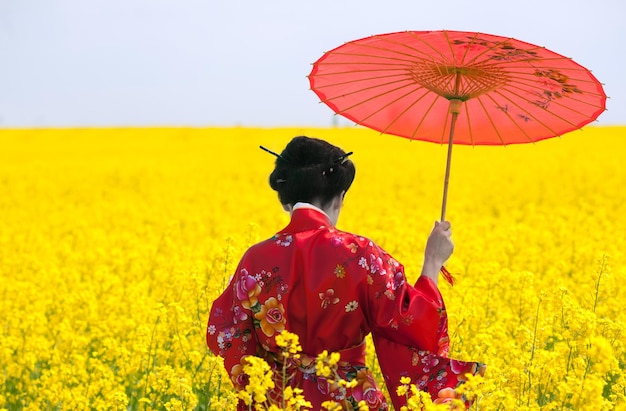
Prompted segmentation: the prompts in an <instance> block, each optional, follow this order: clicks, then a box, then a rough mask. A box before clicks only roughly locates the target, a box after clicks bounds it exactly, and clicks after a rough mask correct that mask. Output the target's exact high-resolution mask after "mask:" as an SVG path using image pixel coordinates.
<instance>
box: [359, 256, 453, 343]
mask: <svg viewBox="0 0 626 411" xmlns="http://www.w3.org/2000/svg"><path fill="white" fill-rule="evenodd" d="M366 254H367V255H366V256H364V259H365V261H363V259H362V264H361V266H362V267H363V268H365V269H366V270H367V271H368V274H367V282H368V286H367V290H368V297H367V298H368V301H369V304H368V305H369V309H368V313H367V315H368V316H369V323H370V327H371V330H372V334H374V335H378V336H381V337H384V338H387V339H389V340H391V341H394V342H397V343H400V344H404V345H409V346H412V347H416V348H419V349H421V350H428V351H430V352H435V353H438V352H441V351H445V350H447V332H446V329H447V316H446V312H445V306H444V303H443V299H442V297H441V294H440V293H439V290H438V289H437V286H436V285H435V283H434V282H433V281H432V280H431V279H429V278H427V277H420V278H419V280H418V281H417V283H416V284H415V286H412V285H410V284H408V283H407V279H406V276H405V274H404V267H403V266H402V264H400V263H399V262H397V261H396V260H394V259H393V258H392V257H391V256H390V255H389V254H387V253H386V252H385V251H383V250H382V249H381V248H380V247H378V246H376V245H374V244H372V245H371V247H369V249H368V250H367V252H366ZM442 331H443V333H442Z"/></svg>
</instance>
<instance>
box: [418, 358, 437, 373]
mask: <svg viewBox="0 0 626 411" xmlns="http://www.w3.org/2000/svg"><path fill="white" fill-rule="evenodd" d="M421 363H422V365H423V366H424V367H423V368H422V371H424V372H425V373H428V372H430V370H431V369H433V368H435V367H436V366H437V365H438V364H439V359H438V358H437V357H436V356H435V355H432V354H426V355H424V356H423V357H422V361H421Z"/></svg>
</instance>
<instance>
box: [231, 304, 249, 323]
mask: <svg viewBox="0 0 626 411" xmlns="http://www.w3.org/2000/svg"><path fill="white" fill-rule="evenodd" d="M247 319H248V314H246V313H245V312H243V310H242V309H241V307H239V306H238V305H236V306H235V308H233V322H234V323H235V324H238V323H239V321H245V320H247Z"/></svg>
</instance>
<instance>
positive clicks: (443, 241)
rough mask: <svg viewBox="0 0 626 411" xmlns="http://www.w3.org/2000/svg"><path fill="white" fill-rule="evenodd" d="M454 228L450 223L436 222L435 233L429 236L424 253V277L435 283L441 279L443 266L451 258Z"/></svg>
mask: <svg viewBox="0 0 626 411" xmlns="http://www.w3.org/2000/svg"><path fill="white" fill-rule="evenodd" d="M451 235H452V228H451V224H450V222H449V221H443V222H439V221H436V222H435V227H434V228H433V231H432V232H431V233H430V235H429V236H428V241H427V242H426V250H425V251H424V267H423V268H422V275H425V276H428V277H430V278H431V279H432V280H433V281H434V282H435V283H437V280H438V278H439V270H440V269H441V266H442V265H443V264H444V263H445V262H446V261H447V260H448V258H450V256H451V255H452V252H453V251H454V244H453V243H452V239H451V238H450V236H451Z"/></svg>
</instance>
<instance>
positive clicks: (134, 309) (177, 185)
mask: <svg viewBox="0 0 626 411" xmlns="http://www.w3.org/2000/svg"><path fill="white" fill-rule="evenodd" d="M300 134H304V135H308V136H313V137H320V138H324V139H327V140H329V141H330V142H332V143H334V144H337V145H339V146H341V147H342V148H344V149H346V150H347V151H354V155H353V156H352V157H351V159H352V160H353V161H354V163H355V164H356V167H357V177H356V180H355V183H354V185H353V187H352V188H351V189H350V192H349V193H348V195H347V197H346V203H345V208H344V210H343V212H342V214H341V217H340V219H339V224H338V227H339V228H341V229H344V230H347V231H353V232H357V233H359V234H362V235H365V236H367V237H370V238H371V239H373V240H374V241H376V242H377V243H378V244H379V245H381V246H382V247H383V248H384V249H386V250H387V251H388V252H390V253H391V254H392V255H393V256H394V257H395V258H397V259H398V260H400V261H401V262H402V263H403V264H404V265H405V267H406V271H407V276H408V277H409V280H411V281H414V280H415V279H416V278H417V275H418V273H419V271H420V269H421V267H420V264H421V259H422V253H423V248H424V245H425V240H426V237H427V235H428V233H429V232H430V230H431V228H432V225H433V223H434V221H435V220H436V219H437V218H438V217H439V213H440V206H441V195H442V181H443V173H444V166H445V155H446V147H445V146H439V145H436V144H432V143H424V142H419V141H413V142H409V141H408V140H405V139H402V138H399V137H392V136H383V135H380V134H378V133H376V132H372V131H369V130H365V129H360V128H335V129H297V128H284V129H252V128H221V129H217V128H216V129H193V128H172V129H77V130H0V213H1V218H0V313H2V321H1V333H2V335H1V338H0V367H1V371H2V372H0V387H1V388H0V409H8V410H22V409H24V410H144V409H145V410H152V409H159V410H161V409H163V410H191V409H198V410H232V409H234V405H235V403H236V399H235V398H236V394H235V393H234V392H233V390H232V385H231V384H230V381H229V379H228V377H227V375H226V374H225V373H224V372H223V371H222V369H221V361H220V359H219V358H216V357H214V356H213V355H212V354H210V353H209V352H208V350H207V348H206V346H205V342H204V333H205V329H206V321H207V317H208V312H209V309H210V306H211V302H212V300H213V299H214V298H215V297H216V296H217V295H218V294H219V293H220V292H221V291H222V290H223V288H224V287H225V285H226V283H227V281H228V277H229V276H230V275H231V274H232V272H233V270H234V268H235V265H236V264H237V262H238V259H239V258H240V256H241V255H242V253H243V252H244V250H245V249H246V248H247V247H249V246H250V245H252V244H253V243H255V242H258V241H261V240H263V239H265V238H267V237H269V236H271V235H272V234H273V233H274V232H275V231H277V230H279V229H281V228H282V227H283V226H284V225H285V224H286V223H287V221H288V215H287V214H285V213H284V212H283V211H282V208H281V207H280V204H279V203H278V200H277V197H276V194H275V193H274V192H273V191H271V189H270V188H269V185H268V183H267V178H268V175H269V173H270V171H271V169H272V167H273V161H274V158H273V157H272V156H271V155H269V154H267V153H265V152H263V151H261V150H260V149H259V148H258V147H259V145H260V144H262V145H264V146H266V147H268V148H270V149H273V150H275V151H280V150H282V148H283V147H284V145H285V144H286V143H287V142H288V141H289V140H290V139H291V138H292V137H294V136H296V135H300ZM625 153H626V127H588V128H586V129H585V130H583V131H577V132H574V133H570V134H568V135H565V136H563V137H562V138H556V139H551V140H546V141H542V142H539V143H537V144H534V145H533V144H531V145H518V146H508V147H506V148H503V147H476V148H472V147H455V148H454V153H453V160H452V176H451V182H450V194H449V205H448V212H447V218H448V219H449V220H450V221H451V222H452V225H453V233H454V234H453V239H454V241H455V245H456V249H455V253H454V255H453V257H452V259H451V260H450V261H449V264H448V268H449V270H450V271H451V272H452V273H453V274H455V276H456V278H457V284H456V285H455V286H454V287H450V286H449V285H447V284H446V283H444V282H443V281H441V282H440V287H441V290H442V293H443V295H444V298H445V299H446V303H447V308H448V313H449V316H450V318H449V320H450V336H451V351H452V352H451V356H454V357H457V358H459V359H466V360H475V361H482V362H485V363H487V364H488V368H487V372H486V374H485V379H484V382H483V384H482V386H480V387H478V388H476V390H475V392H476V394H477V395H478V397H477V400H476V402H475V404H474V406H473V409H475V410H538V409H546V410H562V409H566V410H613V409H615V410H625V409H626V348H625V342H626V310H625V309H624V301H626V288H625V287H624V284H625V283H626V160H625V159H624V154H625ZM371 352H372V350H370V359H369V361H370V363H371V364H375V358H374V357H373V354H372V353H371ZM378 377H379V382H380V383H381V384H382V377H380V375H379V376H378Z"/></svg>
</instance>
